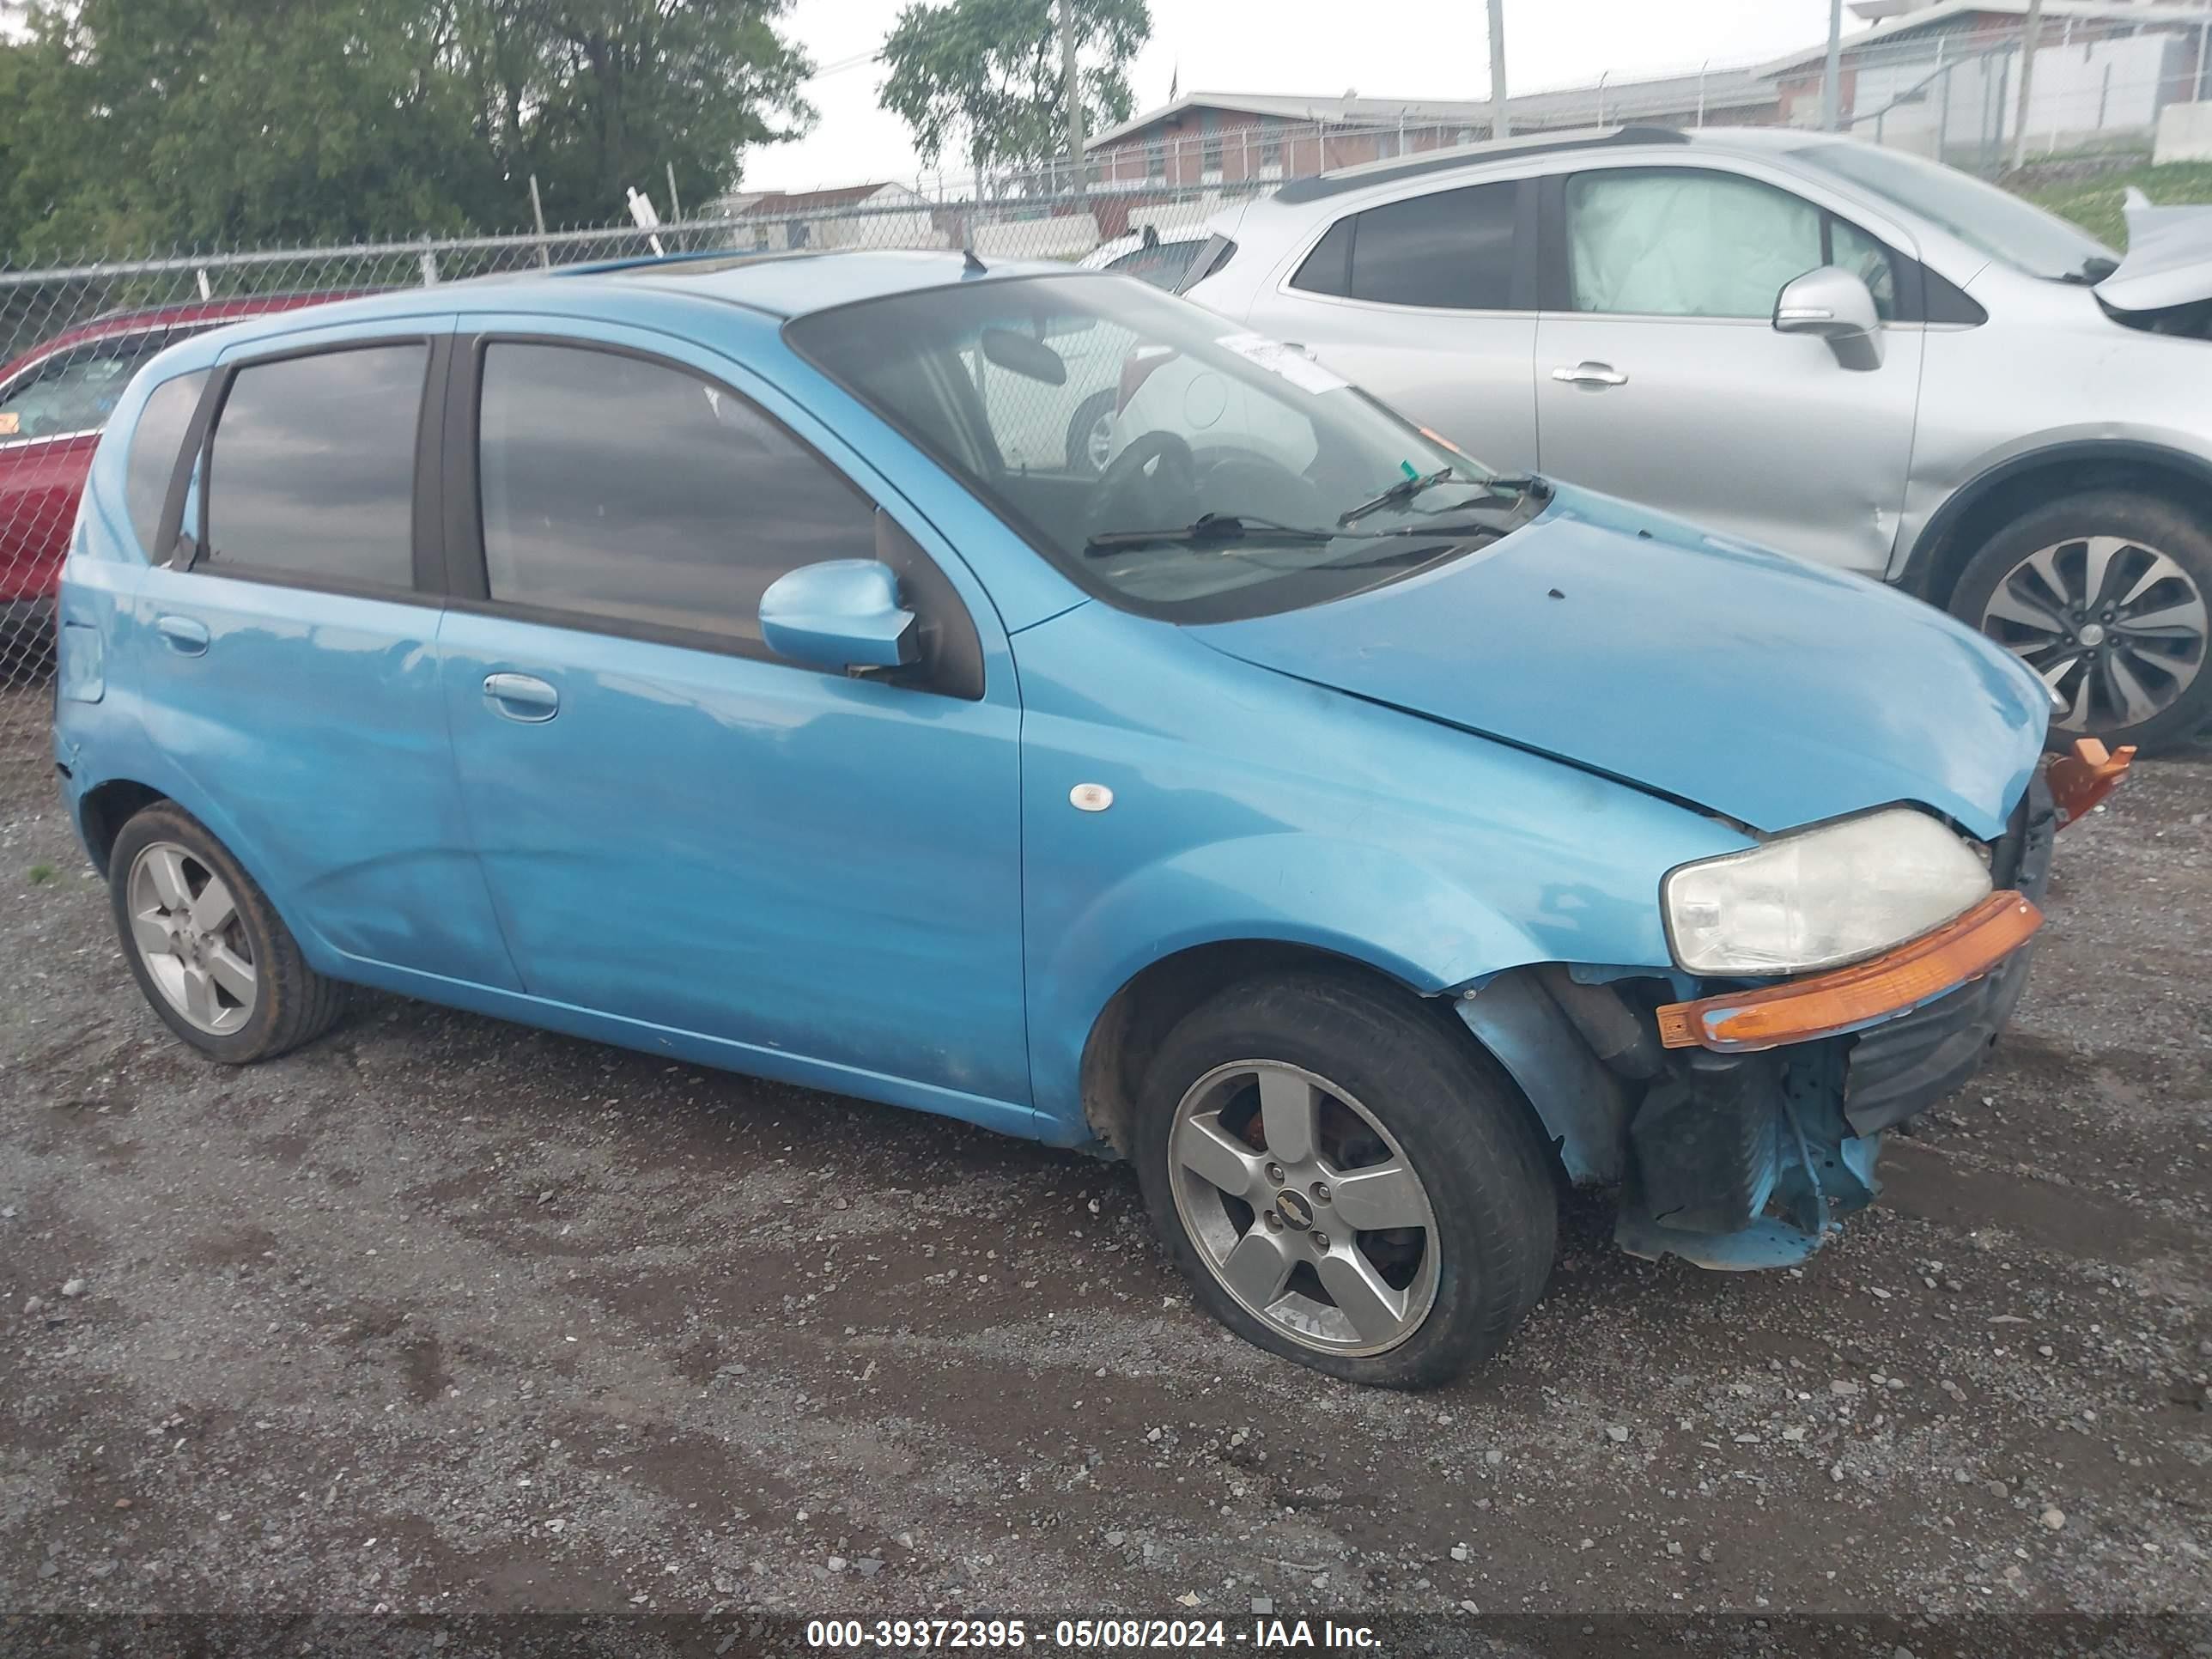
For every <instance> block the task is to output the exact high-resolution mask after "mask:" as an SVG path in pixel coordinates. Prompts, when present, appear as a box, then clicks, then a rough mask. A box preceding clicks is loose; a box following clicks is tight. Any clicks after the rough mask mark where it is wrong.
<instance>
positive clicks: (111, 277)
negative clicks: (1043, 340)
mask: <svg viewBox="0 0 2212 1659" xmlns="http://www.w3.org/2000/svg"><path fill="white" fill-rule="evenodd" d="M1223 199H1224V196H1223V193H1222V192H1220V191H1196V190H1191V191H1177V190H1174V189H1167V188H1146V189H1140V190H1133V191H1115V192H1110V193H1109V192H1105V191H1090V192H1085V194H1083V195H1081V196H1076V195H1073V194H1068V195H1062V196H1051V195H1045V194H1037V193H1021V194H1018V195H1009V196H1007V197H1006V198H1005V199H1000V200H992V199H968V200H962V201H952V202H938V201H932V200H928V199H927V198H924V197H921V196H920V195H919V194H918V193H916V192H913V191H905V192H902V193H900V195H899V197H898V199H896V200H894V201H891V202H889V203H862V204H842V205H839V206H836V207H834V208H828V209H818V210H807V211H797V210H792V209H791V208H789V207H787V206H779V207H778V208H777V209H776V210H775V211H774V212H773V213H772V214H770V213H743V212H740V213H735V214H726V215H724V216H718V217H714V218H702V219H693V220H687V221H683V222H671V223H669V224H665V225H660V226H657V227H654V228H651V229H641V228H637V227H635V226H629V225H625V226H622V227H619V228H612V229H574V230H564V231H556V232H550V233H547V234H526V235H507V236H487V237H477V238H469V239H457V240H446V239H421V240H408V241H394V242H383V243H375V244H367V245H356V246H338V247H315V248H285V249H270V250H264V251H256V252H213V251H208V252H172V253H167V254H165V255H161V256H159V257H135V258H94V259H86V260H83V261H82V262H79V263H76V264H69V265H65V266H59V267H55V268H51V269H44V270H4V269H0V757H4V758H0V764H5V765H7V766H9V767H11V768H12V767H14V766H16V765H21V764H28V763H36V762H37V761H38V760H39V758H40V743H41V742H42V741H43V733H44V731H45V728H46V723H47V720H48V718H49V714H50V710H51V698H52V688H51V677H52V664H53V627H54V623H53V616H52V609H53V607H52V600H53V596H54V592H55V590H56V587H57V585H58V579H59V575H60V569H61V563H62V559H63V556H64V554H65V552H66V551H67V548H68V542H69V537H70V528H71V526H72V525H73V523H74V522H75V519H76V509H77V501H78V497H79V495H80V493H81V491H82V487H83V483H84V478H85V474H86V471H87V470H88V467H89V466H90V465H91V461H92V454H93V450H94V447H95V446H96V445H97V444H98V442H99V440H100V432H101V429H102V428H103V427H104V426H105V425H106V420H107V416H108V413H109V411H110V410H112V408H113V407H114V406H115V404H116V403H117V401H118V398H119V397H120V396H121V394H122V392H123V390H124V388H125V386H127V385H128V384H129V383H130V380H131V376H132V375H133V374H136V373H137V370H138V369H139V368H141V367H143V365H144V364H145V363H146V362H148V361H149V360H150V359H151V358H152V357H153V356H155V354H156V353H158V352H160V351H161V349H164V348H165V347H167V346H168V345H171V344H173V343H176V342H177V341H179V340H181V339H184V338H186V337H190V336H191V335H194V334H197V333H200V332H202V331H206V330H208V329H211V328H216V327H220V326H222V325H224V324H226V323H229V322H234V321H237V320H240V319H244V318H247V317H252V316H258V315H261V314H264V313H269V312H272V311H280V310H289V309H294V308H297V307H307V306H312V305H316V304H319V303H324V302H326V301H334V300H338V299H343V298H348V297H351V296H355V295H364V294H374V293H379V292H384V291H386V290H390V289H402V288H415V287H422V286H424V285H434V284H441V283H455V282H468V281H477V280H486V279H496V278H498V277H501V276H508V275H513V274H519V273H528V272H531V271H535V270H550V269H552V268H554V267H556V266H562V265H572V264H588V263H592V262H598V261H607V260H621V259H632V258H649V257H652V256H654V255H656V254H664V253H665V254H671V255H672V254H680V253H694V252H714V251H721V250H728V251H732V252H752V251H769V250H780V249H787V248H803V247H814V248H935V249H954V248H960V247H965V246H973V247H975V248H976V249H977V250H978V252H980V253H981V254H982V255H983V256H984V257H986V258H993V257H996V258H1015V257H1021V258H1066V259H1073V258H1081V257H1082V256H1084V255H1085V254H1088V253H1090V252H1092V251H1093V250H1094V249H1095V248H1097V247H1098V246H1100V245H1101V244H1102V242H1109V241H1113V240H1115V239H1116V238H1122V237H1131V238H1133V240H1132V246H1131V252H1134V253H1136V254H1137V255H1138V258H1137V261H1136V263H1137V264H1140V265H1141V264H1144V263H1145V262H1146V258H1148V257H1149V258H1153V259H1155V260H1156V259H1158V258H1159V257H1160V255H1159V252H1158V250H1154V251H1152V253H1151V254H1150V255H1148V254H1147V252H1146V250H1145V249H1144V248H1143V247H1141V246H1139V243H1138V241H1137V240H1134V232H1133V228H1136V227H1151V228H1153V229H1155V230H1157V231H1158V233H1159V234H1160V235H1161V237H1162V238H1163V239H1164V242H1165V244H1166V245H1167V247H1168V250H1169V252H1170V253H1172V252H1174V250H1175V249H1176V247H1177V246H1181V247H1182V252H1184V253H1186V254H1187V253H1188V251H1189V249H1190V248H1194V246H1195V243H1194V242H1192V243H1189V244H1188V245H1183V244H1181V243H1179V241H1178V239H1179V238H1181V237H1182V236H1183V235H1185V234H1194V232H1195V229H1196V227H1197V226H1199V225H1200V224H1201V223H1202V222H1204V220H1205V218H1206V216H1207V215H1209V214H1210V213H1212V211H1214V210H1215V209H1216V208H1217V207H1218V205H1219V204H1220V203H1221V201H1222V200H1223ZM1165 274H1167V275H1169V276H1172V274H1173V273H1172V272H1171V271H1170V272H1167V273H1165ZM1069 418H1070V419H1071V420H1072V418H1073V417H1072V416H1070V417H1069ZM1022 424H1023V427H1024V430H1027V429H1030V428H1035V429H1036V431H1037V432H1040V433H1041V432H1042V428H1043V426H1044V424H1048V422H1045V420H1044V416H1042V414H1041V415H1040V416H1038V419H1037V420H1036V421H1024V422H1023V423H1022ZM1073 429H1074V428H1073V426H1070V425H1068V424H1067V422H1062V423H1061V432H1060V438H1059V439H1058V440H1056V443H1064V442H1065V441H1066V433H1067V432H1069V431H1073ZM1062 459H1063V450H1062V449H1061V448H1060V447H1054V449H1053V450H1052V452H1051V453H1050V454H1049V456H1048V455H1047V453H1046V450H1045V447H1044V446H1043V445H1042V440H1040V441H1039V443H1038V444H1037V445H1036V455H1035V456H1034V457H1033V458H1032V461H1031V464H1033V465H1048V464H1049V465H1059V464H1060V461H1061V460H1062Z"/></svg>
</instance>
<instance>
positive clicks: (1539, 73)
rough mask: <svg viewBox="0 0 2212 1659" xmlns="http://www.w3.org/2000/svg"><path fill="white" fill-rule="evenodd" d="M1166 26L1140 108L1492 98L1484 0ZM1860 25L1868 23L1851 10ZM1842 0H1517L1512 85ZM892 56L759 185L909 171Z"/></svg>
mask: <svg viewBox="0 0 2212 1659" xmlns="http://www.w3.org/2000/svg"><path fill="white" fill-rule="evenodd" d="M902 3H903V0H795V3H794V4H793V7H792V9H791V11H790V12H789V14H787V17H786V20H785V22H786V33H787V34H788V36H789V37H790V38H792V39H793V40H796V41H797V43H798V44H799V45H800V46H804V47H805V49H806V51H807V52H808V53H809V55H810V56H811V57H812V58H813V59H814V61H815V62H816V63H817V64H823V65H836V64H844V63H848V62H849V61H850V60H852V59H854V58H860V56H861V54H863V53H866V52H871V51H872V50H873V49H874V48H875V47H876V46H878V45H880V44H881V43H882V41H883V38H884V34H885V33H888V32H889V31H890V27H891V25H892V23H893V22H894V21H896V18H897V15H898V12H899V9H900V7H901V5H902ZM1863 27H1866V26H1865V25H1864V24H1863V23H1861V22H1859V21H1858V20H1857V19H1856V18H1854V17H1852V16H1851V15H1850V13H1849V12H1846V13H1845V14H1844V29H1845V32H1846V33H1851V32H1853V31H1856V30H1857V29H1860V28H1863ZM1827 32H1828V5H1827V0H1506V5H1505V46H1506V74H1505V79H1506V86H1507V88H1508V89H1509V90H1510V91H1512V92H1541V91H1543V90H1544V89H1546V88H1551V87H1565V86H1581V85H1587V84H1588V83H1589V82H1594V81H1595V80H1596V79H1597V77H1598V76H1600V75H1602V74H1607V73H1610V75H1611V76H1612V78H1613V79H1614V80H1632V79H1635V78H1638V77H1639V76H1650V75H1664V74H1668V73H1670V72H1674V71H1680V70H1688V71H1691V72H1693V73H1694V72H1695V70H1697V68H1698V65H1699V63H1700V61H1702V60H1704V59H1706V58H1710V59H1711V61H1712V63H1713V64H1715V65H1716V66H1719V65H1723V64H1728V65H1734V64H1749V63H1758V62H1760V61H1762V60H1764V59H1765V58H1774V57H1778V56H1780V55H1781V54H1782V53H1784V52H1793V51H1796V50H1797V49H1799V48H1801V47H1805V46H1816V45H1818V44H1820V42H1822V41H1824V40H1826V38H1827ZM1171 76H1176V77H1179V79H1180V82H1181V86H1182V90H1183V91H1184V92H1186V93H1189V92H1198V91H1204V92H1267V93H1279V94H1306V95H1310V96H1316V97H1333V96H1335V95H1337V94H1341V93H1345V92H1357V93H1358V94H1359V95H1360V96H1361V97H1363V98H1486V97H1488V96H1489V95H1490V46H1489V40H1488V31H1487V27H1486V5H1485V3H1484V0H1152V40H1151V43H1150V44H1149V45H1148V46H1146V48H1145V50H1144V51H1143V52H1140V53H1139V55H1138V57H1137V58H1136V61H1135V63H1134V64H1133V65H1132V67H1131V74H1130V84H1131V87H1132V88H1133V90H1134V92H1135V94H1136V99H1137V108H1138V109H1139V111H1143V110H1146V109H1150V108H1153V107H1155V106H1158V105H1160V104H1164V103H1165V102H1166V101H1167V97H1168V85H1169V82H1170V77H1171ZM883 78H884V69H883V66H882V65H881V64H873V63H860V64H854V66H852V67H850V68H846V69H843V70H837V71H836V72H833V73H830V74H827V75H821V76H817V77H816V79H815V80H814V81H813V82H811V84H810V85H809V86H808V87H807V88H806V95H807V99H808V100H809V101H810V102H811V103H812V104H813V105H814V106H815V107H816V108H817V109H818V110H819V111H820V112H821V118H820V120H819V121H818V122H817V123H816V125H815V127H814V130H813V131H811V133H809V134H808V135H807V136H806V137H804V138H802V139H799V141H798V142H796V143H787V144H777V145H773V146H766V147H763V148H761V149H756V150H753V151H751V152H750V153H749V154H748V155H746V157H745V163H744V181H745V184H746V185H747V186H748V187H750V188H751V189H756V190H763V189H767V190H810V189H815V188H818V187H820V186H823V185H847V184H858V183H860V182H862V181H864V180H873V179H904V180H906V181H908V182H909V183H911V182H912V181H913V180H914V179H915V177H916V175H917V173H919V172H920V169H921V163H920V162H919V161H917V160H916V158H915V154H914V147H913V145H912V143H910V142H909V141H908V136H907V130H906V126H905V124H904V123H903V122H902V121H900V120H899V119H898V118H896V116H893V115H890V114H888V113H886V112H884V111H883V110H881V109H878V107H877V106H876V94H877V90H878V88H879V87H880V86H881V85H882V83H883Z"/></svg>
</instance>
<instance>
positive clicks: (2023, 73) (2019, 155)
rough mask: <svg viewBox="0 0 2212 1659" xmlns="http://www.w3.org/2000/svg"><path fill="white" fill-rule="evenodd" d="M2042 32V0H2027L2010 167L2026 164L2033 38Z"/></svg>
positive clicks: (2019, 166)
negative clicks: (2017, 116) (2025, 26)
mask: <svg viewBox="0 0 2212 1659" xmlns="http://www.w3.org/2000/svg"><path fill="white" fill-rule="evenodd" d="M2042 32H2043V0H2027V34H2026V35H2024V36H2023V37H2021V43H2020V116H2019V118H2018V119H2016V120H2015V121H2014V123H2013V134H2012V167H2013V171H2014V172H2015V173H2017V172H2019V171H2020V170H2021V168H2022V167H2026V166H2027V94H2029V92H2030V91H2032V90H2033V88H2034V86H2035V38H2036V36H2037V35H2039V34H2040V33H2042Z"/></svg>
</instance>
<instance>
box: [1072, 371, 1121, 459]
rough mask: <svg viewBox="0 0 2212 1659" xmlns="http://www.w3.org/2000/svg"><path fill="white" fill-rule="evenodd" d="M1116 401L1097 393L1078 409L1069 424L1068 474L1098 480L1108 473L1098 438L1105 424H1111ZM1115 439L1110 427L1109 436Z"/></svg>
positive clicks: (1105, 394)
mask: <svg viewBox="0 0 2212 1659" xmlns="http://www.w3.org/2000/svg"><path fill="white" fill-rule="evenodd" d="M1115 401H1116V397H1115V393H1114V392H1092V393H1091V395H1090V396H1089V397H1088V398H1085V399H1084V400H1083V401H1082V402H1081V403H1080V404H1077V405H1076V410H1075V413H1074V414H1073V415H1072V416H1069V417H1068V422H1067V470H1068V471H1070V472H1073V473H1074V474H1075V475H1076V476H1077V477H1085V478H1095V477H1097V476H1098V475H1099V474H1100V473H1102V472H1103V471H1105V470H1106V457H1105V456H1104V455H1103V454H1101V453H1098V447H1097V442H1096V441H1095V434H1096V431H1097V427H1098V425H1099V423H1100V422H1111V421H1112V420H1113V418H1114V405H1115ZM1107 435H1108V437H1109V441H1110V439H1111V436H1112V432H1111V428H1110V427H1109V429H1108V434H1107Z"/></svg>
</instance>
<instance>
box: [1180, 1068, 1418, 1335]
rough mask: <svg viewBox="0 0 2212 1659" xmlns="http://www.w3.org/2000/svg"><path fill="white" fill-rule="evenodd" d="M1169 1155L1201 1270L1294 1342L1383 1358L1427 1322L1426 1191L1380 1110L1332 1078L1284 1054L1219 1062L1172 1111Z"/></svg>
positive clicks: (1185, 1227) (1184, 1222)
mask: <svg viewBox="0 0 2212 1659" xmlns="http://www.w3.org/2000/svg"><path fill="white" fill-rule="evenodd" d="M1168 1163H1169V1181H1170V1187H1171V1188H1172V1190H1173V1192H1174V1194H1175V1204H1176V1215H1177V1216H1178V1218H1180V1219H1181V1220H1182V1225H1183V1231H1185V1232H1186V1233H1187V1234H1188V1236H1189V1237H1190V1239H1191V1242H1192V1243H1194V1245H1195V1246H1196V1247H1197V1249H1198V1252H1199V1255H1200V1257H1201V1258H1203V1260H1204V1261H1205V1262H1206V1267H1207V1269H1208V1270H1209V1271H1210V1272H1211V1273H1212V1274H1213V1276H1214V1277H1215V1278H1216V1279H1218V1280H1219V1281H1220V1283H1221V1285H1222V1286H1223V1287H1224V1288H1225V1290H1227V1291H1228V1292H1229V1293H1230V1294H1231V1296H1233V1297H1236V1298H1237V1302H1238V1303H1239V1304H1241V1305H1242V1306H1243V1308H1244V1309H1245V1310H1246V1311H1248V1312H1249V1313H1250V1314H1252V1315H1253V1316H1255V1317H1256V1318H1259V1319H1261V1320H1262V1321H1264V1322H1267V1324H1268V1325H1270V1326H1271V1327H1273V1328H1274V1329H1275V1330H1277V1331H1279V1332H1280V1333H1281V1334H1283V1335H1284V1336H1285V1337H1286V1338H1288V1339H1289V1340H1291V1341H1293V1342H1296V1343H1297V1344H1299V1345H1300V1346H1304V1347H1307V1348H1310V1349H1313V1350H1315V1351H1316V1352H1322V1353H1331V1354H1340V1355H1349V1356H1357V1355H1363V1354H1375V1353H1381V1352H1384V1351H1385V1350H1387V1349H1389V1348H1393V1347H1395V1346H1397V1345H1398V1344H1399V1343H1401V1342H1402V1341H1404V1340H1406V1339H1407V1337H1409V1336H1411V1335H1412V1334H1413V1333H1414V1332H1415V1331H1417V1330H1419V1328H1420V1326H1421V1322H1422V1321H1423V1320H1424V1319H1425V1318H1426V1317H1427V1316H1428V1314H1429V1310H1430V1308H1431V1306H1432V1305H1433V1304H1435V1301H1436V1296H1437V1266H1438V1264H1437V1248H1438V1246H1437V1218H1436V1212H1435V1210H1434V1209H1433V1208H1432V1207H1431V1204H1430V1202H1429V1194H1428V1190H1427V1188H1425V1187H1424V1186H1423V1184H1422V1182H1421V1178H1420V1176H1419V1175H1417V1174H1415V1173H1414V1170H1413V1164H1412V1161H1411V1160H1410V1159H1409V1158H1407V1156H1406V1152H1405V1149H1404V1148H1403V1147H1401V1146H1400V1145H1399V1144H1398V1142H1397V1140H1396V1139H1395V1137H1394V1136H1392V1134H1391V1133H1390V1132H1389V1130H1388V1129H1387V1128H1385V1127H1383V1124H1382V1122H1381V1121H1379V1120H1378V1119H1377V1118H1376V1116H1375V1115H1374V1114H1373V1113H1372V1112H1370V1111H1369V1110H1368V1109H1367V1108H1366V1107H1364V1105H1362V1104H1361V1103H1359V1102H1358V1101H1357V1100H1355V1099H1353V1098H1352V1096H1351V1095H1349V1094H1347V1093H1346V1091H1343V1090H1342V1089H1340V1088H1338V1087H1337V1086H1336V1085H1334V1084H1332V1083H1330V1082H1329V1081H1328V1079H1324V1078H1321V1077H1317V1076H1316V1075H1315V1074H1314V1073H1311V1072H1308V1071H1304V1070H1303V1069H1301V1068H1300V1067H1298V1066H1292V1065H1290V1064H1288V1063H1286V1062H1284V1061H1280V1060H1237V1061H1233V1062H1231V1064H1229V1065H1226V1066H1216V1067H1215V1068H1214V1069H1213V1070H1212V1071H1211V1072H1208V1073H1206V1075H1205V1076H1204V1077H1202V1078H1200V1079H1199V1080H1198V1081H1197V1082H1196V1083H1194V1084H1193V1085H1191V1087H1190V1090H1189V1091H1188V1092H1187V1093H1186V1094H1185V1095H1184V1096H1183V1097H1182V1103H1180V1104H1179V1105H1178V1106H1177V1107H1176V1115H1175V1122H1174V1127H1173V1128H1172V1130H1171V1132H1170V1139H1169V1144H1168Z"/></svg>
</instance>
